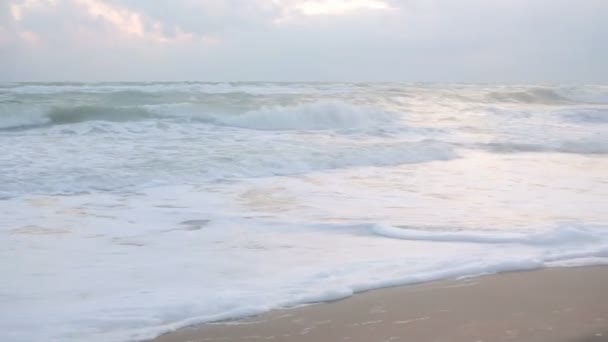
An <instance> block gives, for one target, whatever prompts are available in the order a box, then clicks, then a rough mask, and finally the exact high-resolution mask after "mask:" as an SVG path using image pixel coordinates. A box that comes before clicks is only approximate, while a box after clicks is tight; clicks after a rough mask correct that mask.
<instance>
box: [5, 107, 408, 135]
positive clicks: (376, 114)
mask: <svg viewBox="0 0 608 342" xmlns="http://www.w3.org/2000/svg"><path fill="white" fill-rule="evenodd" d="M25 110H26V109H25V108H15V107H13V108H4V109H3V110H2V112H6V113H2V114H3V115H2V116H0V129H2V130H15V129H31V128H38V127H41V126H50V125H66V124H76V123H82V122H87V121H111V122H126V121H137V120H145V119H154V118H156V119H167V118H169V119H177V120H179V119H182V120H187V121H195V122H202V123H207V124H215V125H221V126H230V127H237V128H247V129H256V130H321V129H345V128H363V127H369V126H376V125H385V124H390V123H393V122H394V121H395V120H396V119H397V117H398V116H397V114H396V113H390V112H387V111H384V110H375V109H373V108H365V107H359V106H355V105H351V104H348V103H342V102H315V103H310V104H302V105H296V106H285V107H274V108H267V109H259V110H252V111H246V112H244V113H241V114H229V113H222V114H217V113H211V112H209V110H208V109H207V110H205V109H202V108H201V107H198V108H197V107H196V106H194V105H190V104H187V103H186V104H166V105H145V106H94V105H87V106H63V107H51V108H50V109H46V110H45V109H43V108H30V109H27V110H28V112H26V111H25Z"/></svg>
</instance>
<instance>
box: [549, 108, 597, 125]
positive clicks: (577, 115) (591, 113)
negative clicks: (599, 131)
mask: <svg viewBox="0 0 608 342" xmlns="http://www.w3.org/2000/svg"><path fill="white" fill-rule="evenodd" d="M559 114H560V115H561V116H562V117H563V118H565V119H566V120H568V121H572V122H575V123H582V124H604V123H608V108H577V109H575V110H568V111H562V112H561V113H559Z"/></svg>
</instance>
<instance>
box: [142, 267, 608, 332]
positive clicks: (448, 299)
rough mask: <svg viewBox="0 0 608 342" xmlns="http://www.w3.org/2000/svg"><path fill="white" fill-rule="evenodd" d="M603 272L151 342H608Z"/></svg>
mask: <svg viewBox="0 0 608 342" xmlns="http://www.w3.org/2000/svg"><path fill="white" fill-rule="evenodd" d="M606 289H608V267H606V266H595V267H574V268H551V269H543V270H539V271H528V272H509V273H503V274H497V275H489V276H482V277H477V278H470V279H464V280H449V281H439V282H434V283H428V284H421V285H412V286H404V287H393V288H387V289H380V290H374V291H369V292H365V293H361V294H357V295H355V296H353V297H350V298H347V299H345V300H340V301H335V302H331V303H324V304H317V305H309V306H304V307H299V308H293V309H285V310H275V311H272V312H270V313H267V314H264V315H260V316H255V317H250V318H247V319H243V320H238V321H228V322H221V323H215V324H203V325H199V326H194V327H188V328H184V329H181V330H178V331H176V332H173V333H169V334H166V335H162V336H160V337H158V338H157V339H155V340H153V342H187V341H188V342H199V341H201V342H202V341H293V342H303V341H351V342H372V341H417V342H426V341H429V342H430V341H436V342H440V341H441V342H443V341H445V342H447V341H450V342H465V341H491V342H492V341H526V342H562V341H563V342H600V341H608V296H606Z"/></svg>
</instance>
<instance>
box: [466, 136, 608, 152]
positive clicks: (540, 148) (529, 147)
mask: <svg viewBox="0 0 608 342" xmlns="http://www.w3.org/2000/svg"><path fill="white" fill-rule="evenodd" d="M475 147H478V148H481V149H483V150H486V151H489V152H493V153H525V152H556V153H572V154H590V155H592V154H608V139H606V138H605V137H603V138H602V137H597V138H588V139H581V140H566V141H561V142H556V143H554V144H532V143H517V142H493V143H487V144H478V145H475Z"/></svg>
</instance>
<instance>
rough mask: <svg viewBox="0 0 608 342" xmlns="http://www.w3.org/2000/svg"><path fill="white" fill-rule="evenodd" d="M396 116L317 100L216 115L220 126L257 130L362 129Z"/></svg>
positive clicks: (388, 120)
mask: <svg viewBox="0 0 608 342" xmlns="http://www.w3.org/2000/svg"><path fill="white" fill-rule="evenodd" d="M396 118H397V115H396V114H395V113H390V112H387V111H383V110H374V109H372V108H364V107H358V106H354V105H350V104H346V103H341V102H317V103H311V104H304V105H300V106H292V107H276V108H272V109H261V110H255V111H250V112H247V113H244V114H240V115H233V116H221V117H219V116H218V117H216V118H215V119H216V121H217V122H218V123H220V124H222V125H227V126H233V127H240V128H250V129H258V130H319V129H344V128H361V127H368V126H370V125H383V124H388V123H392V122H394V121H395V120H396Z"/></svg>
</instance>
